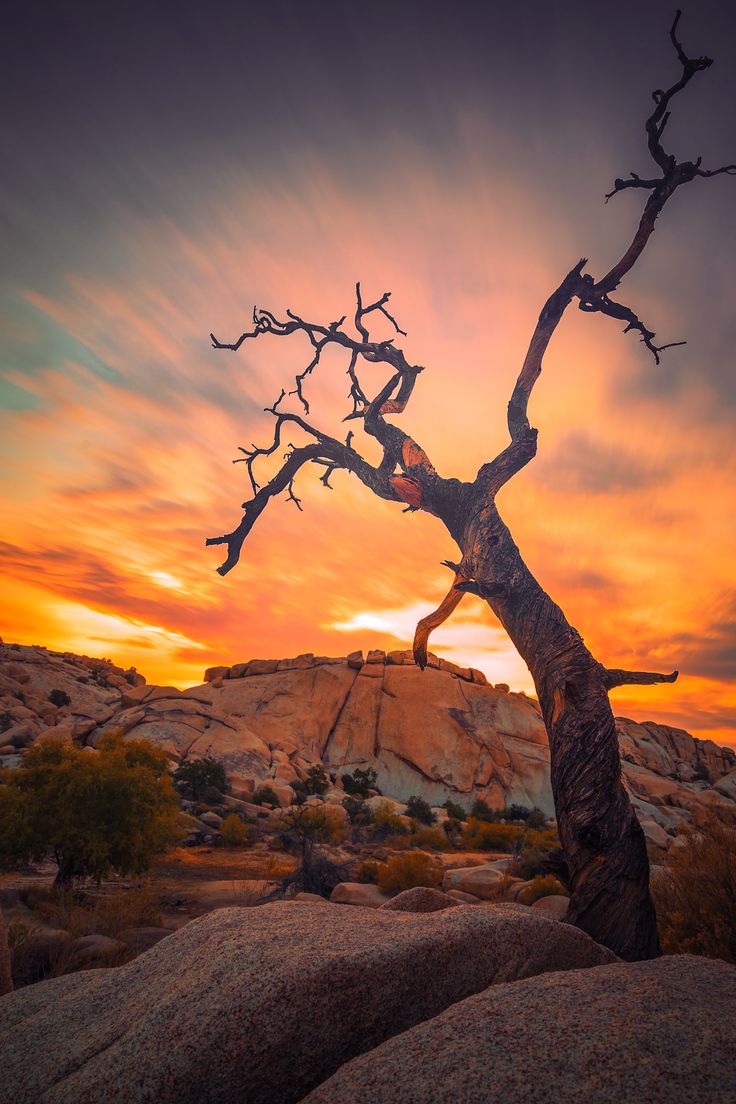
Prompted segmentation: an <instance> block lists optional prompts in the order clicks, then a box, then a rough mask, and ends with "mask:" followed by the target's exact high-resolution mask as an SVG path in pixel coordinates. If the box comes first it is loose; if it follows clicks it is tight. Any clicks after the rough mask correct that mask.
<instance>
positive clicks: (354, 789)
mask: <svg viewBox="0 0 736 1104" xmlns="http://www.w3.org/2000/svg"><path fill="white" fill-rule="evenodd" d="M341 781H342V785H343V789H344V790H345V793H346V794H352V795H353V796H354V797H370V790H375V789H376V782H377V781H378V775H377V774H376V772H375V770H374V769H373V767H365V768H361V767H356V768H355V770H354V771H353V773H352V774H343V775H342V778H341Z"/></svg>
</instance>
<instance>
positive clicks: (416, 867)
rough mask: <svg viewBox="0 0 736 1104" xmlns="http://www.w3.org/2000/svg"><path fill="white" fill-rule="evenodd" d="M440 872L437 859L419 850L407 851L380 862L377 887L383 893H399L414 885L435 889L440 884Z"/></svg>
mask: <svg viewBox="0 0 736 1104" xmlns="http://www.w3.org/2000/svg"><path fill="white" fill-rule="evenodd" d="M442 874H443V870H442V865H441V864H440V863H439V862H438V861H437V859H433V858H432V857H431V856H430V855H424V854H422V852H421V851H408V852H407V853H406V854H404V855H394V857H393V858H391V859H389V860H388V862H386V863H382V864H381V868H380V870H379V872H378V888H379V889H380V890H381V891H382V892H383V893H400V892H401V891H402V890H404V889H414V888H415V886H429V887H430V888H433V889H436V888H437V887H438V886H440V885H441V884H442Z"/></svg>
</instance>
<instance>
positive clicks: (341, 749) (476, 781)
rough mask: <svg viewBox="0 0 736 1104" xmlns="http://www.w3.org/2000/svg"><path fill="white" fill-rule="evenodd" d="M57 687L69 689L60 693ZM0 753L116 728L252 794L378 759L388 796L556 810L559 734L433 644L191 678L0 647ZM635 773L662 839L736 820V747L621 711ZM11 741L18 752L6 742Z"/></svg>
mask: <svg viewBox="0 0 736 1104" xmlns="http://www.w3.org/2000/svg"><path fill="white" fill-rule="evenodd" d="M52 689H60V690H61V691H62V692H63V693H65V694H66V695H67V696H68V697H69V698H70V702H69V704H68V705H64V706H61V707H57V706H54V705H53V704H52V703H51V702H50V701H49V700H48V697H49V693H50V691H51V690H52ZM0 694H1V695H2V698H1V700H0V717H4V718H5V720H4V723H5V725H6V732H5V734H4V735H2V734H0V740H4V741H6V744H5V746H4V748H3V747H2V746H0V756H1V757H0V763H5V764H6V765H7V764H12V763H18V762H19V761H20V758H21V756H22V754H23V753H24V749H25V747H26V746H28V744H29V743H32V741H33V740H34V739H37V738H38V736H40V735H54V736H56V737H57V738H61V739H68V740H72V739H73V740H77V741H81V742H86V743H88V744H91V745H94V744H95V743H96V742H97V741H98V740H99V738H100V736H101V735H102V734H103V733H105V732H109V731H112V730H114V731H122V732H124V733H128V734H130V735H131V736H135V737H143V738H145V739H147V740H150V741H151V742H152V743H155V744H158V745H159V746H161V747H162V748H164V749H165V750H166V752H167V753H168V754H169V755H170V756H171V757H172V759H174V760H179V759H181V758H182V757H184V756H186V755H189V756H195V757H196V756H203V755H206V754H211V755H214V756H215V757H216V758H218V759H220V760H221V761H222V762H223V764H224V765H225V768H226V770H227V771H228V774H229V775H230V776H231V779H232V780H233V789H234V795H235V797H236V798H237V799H242V798H245V799H249V798H250V796H252V793H253V790H254V789H255V787H256V786H258V785H260V784H263V783H268V784H269V785H271V786H272V787H273V789H274V790H275V792H276V793H277V795H278V797H279V799H280V800H281V802H282V804H288V803H289V801H290V800H291V796H292V791H291V788H290V787H291V785H292V784H293V783H294V782H295V781H297V780H301V779H303V778H304V777H305V776H306V771H307V770H308V768H309V766H310V764H313V763H316V762H323V763H324V764H325V766H326V767H327V768H328V770H330V771H331V772H332V773H333V774H334V775H335V776H336V777H337V778H338V780H339V776H340V775H341V774H342V773H343V772H345V771H350V770H352V769H354V768H355V767H365V766H367V765H370V766H372V767H374V768H375V770H376V772H377V775H378V785H379V786H380V788H381V789H382V791H383V792H384V793H386V794H390V795H392V796H394V797H396V798H400V799H402V798H403V799H406V798H407V797H409V796H410V795H411V794H419V795H420V796H422V797H424V798H425V799H426V800H428V801H429V802H430V804H433V805H439V804H441V803H442V802H444V801H445V800H446V799H447V798H448V797H451V798H452V799H453V800H455V801H459V802H460V803H461V804H462V805H464V806H465V807H466V808H468V807H469V806H470V804H471V802H472V801H473V799H474V798H475V797H482V798H483V799H484V800H486V801H488V802H489V804H491V805H492V806H495V807H499V806H503V805H507V804H511V803H517V804H521V805H526V806H528V807H533V806H538V807H539V808H541V809H542V810H543V811H544V812H545V813H546V814H548V815H552V814H553V812H554V808H553V802H552V793H551V789H550V782H549V748H548V745H547V735H546V732H545V728H544V725H543V723H542V718H541V715H540V710H539V706H538V704H537V702H536V701H535V700H534V699H533V698H529V697H527V696H526V695H525V694H514V693H509V691H508V687H506V686H501V685H499V686H496V687H494V686H491V685H489V684H488V683H487V680H486V679H485V677H484V676H483V675H482V673H481V672H479V671H475V670H473V669H471V668H466V667H458V666H456V665H454V664H452V663H448V662H447V661H446V660H443V659H438V658H437V657H436V656H433V655H431V654H430V656H429V666H428V668H427V670H425V671H423V672H422V671H420V670H419V669H418V668H417V667H416V666H415V665H414V663H413V660H412V657H411V653H410V652H406V651H399V652H389V653H388V654H386V653H384V652H382V651H379V650H375V651H373V652H369V653H368V655H367V657H364V656H363V654H362V653H360V652H356V653H352V654H351V655H350V656H348V657H347V658H345V659H341V658H335V657H329V656H315V655H312V654H305V655H301V656H296V657H295V658H293V659H281V660H276V659H273V660H266V659H254V660H250V661H249V662H247V663H238V664H235V665H233V666H231V667H225V666H220V667H214V668H210V669H209V670H208V671H207V672H206V681H205V683H204V684H203V685H202V686H195V687H192V688H190V689H188V690H184V691H181V690H178V689H176V688H175V687H166V686H163V687H162V686H148V685H145V683H144V681H143V679H142V678H141V676H139V675H137V673H136V672H133V671H127V672H126V671H122V670H121V669H120V668H117V667H113V665H112V664H109V663H106V661H104V660H90V659H87V658H86V657H75V656H71V655H70V654H68V653H67V654H64V655H60V654H58V653H53V652H48V651H46V649H43V648H20V647H16V646H12V645H11V646H2V647H0ZM617 726H618V733H619V741H620V745H621V752H622V756H623V772H624V780H625V783H626V785H627V787H628V789H629V791H630V793H631V796H632V800H633V802H634V805H635V807H636V809H637V812H638V815H639V818H640V820H641V822H642V824H643V826H644V830H645V832H646V833H647V836H648V838H649V839H650V841H651V842H652V843H653V844H655V845H656V846H658V847H660V848H662V849H664V848H666V847H667V846H668V845H669V844H670V843H671V841H672V839H673V838H675V837H676V835H677V833H678V831H680V830H681V829H682V828H683V827H684V826H686V825H687V824H689V823H691V822H692V820H693V819H697V818H698V817H701V816H703V815H704V814H705V813H707V811H708V810H709V809H711V808H715V809H717V810H718V812H719V814H720V815H723V816H724V817H726V818H727V819H729V820H734V821H736V754H734V752H733V751H732V750H730V749H729V748H722V747H720V746H719V745H717V744H715V743H713V742H712V741H710V740H698V739H693V737H691V736H690V735H689V734H688V733H687V732H684V731H683V730H681V729H675V728H670V727H668V726H666V725H658V724H654V723H652V722H645V723H641V724H640V723H637V722H635V721H632V720H628V719H619V720H618V721H617ZM3 750H4V751H5V753H6V754H5V755H4V756H3V755H2V752H3Z"/></svg>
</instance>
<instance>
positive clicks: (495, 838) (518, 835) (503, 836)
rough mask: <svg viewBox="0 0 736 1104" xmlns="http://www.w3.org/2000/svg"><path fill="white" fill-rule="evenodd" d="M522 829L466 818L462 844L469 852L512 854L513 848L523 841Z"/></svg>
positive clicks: (510, 825)
mask: <svg viewBox="0 0 736 1104" xmlns="http://www.w3.org/2000/svg"><path fill="white" fill-rule="evenodd" d="M524 834H525V833H524V829H523V828H518V827H516V826H515V825H513V824H500V823H496V822H488V821H484V820H479V819H478V818H477V817H468V820H467V822H466V824H465V827H464V829H463V834H462V843H463V846H464V847H467V848H468V850H470V851H506V852H509V853H511V852H513V850H514V846H515V845H516V844H519V843H521V841H522V840H523V839H524Z"/></svg>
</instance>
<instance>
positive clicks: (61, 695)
mask: <svg viewBox="0 0 736 1104" xmlns="http://www.w3.org/2000/svg"><path fill="white" fill-rule="evenodd" d="M71 700H72V699H71V698H70V697H69V695H68V694H67V692H66V690H51V691H50V692H49V701H50V702H51V704H52V705H55V706H56V707H57V708H58V709H61V708H62V707H63V706H65V705H70V704H71Z"/></svg>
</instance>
